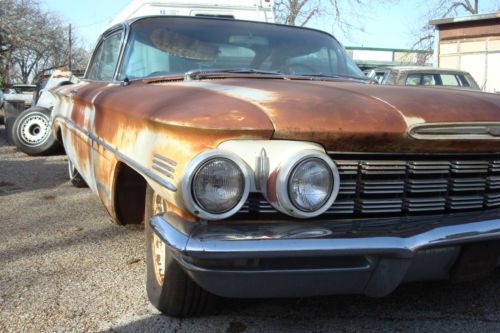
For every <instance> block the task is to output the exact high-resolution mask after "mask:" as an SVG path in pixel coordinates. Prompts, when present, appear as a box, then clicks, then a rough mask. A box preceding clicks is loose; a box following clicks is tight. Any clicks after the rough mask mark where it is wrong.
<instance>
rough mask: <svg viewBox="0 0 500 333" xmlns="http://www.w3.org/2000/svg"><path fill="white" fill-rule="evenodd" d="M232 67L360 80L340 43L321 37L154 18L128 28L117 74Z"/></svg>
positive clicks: (250, 25) (284, 29)
mask: <svg viewBox="0 0 500 333" xmlns="http://www.w3.org/2000/svg"><path fill="white" fill-rule="evenodd" d="M234 68H252V69H256V70H262V71H273V72H280V73H283V74H290V75H315V74H316V75H349V76H355V77H363V73H362V72H361V70H360V69H359V68H358V67H357V66H356V65H355V64H354V63H353V62H352V60H351V59H350V58H349V57H348V56H347V55H346V53H345V51H344V49H343V48H342V47H341V46H340V44H339V43H338V42H337V41H336V40H335V39H334V38H332V37H331V36H330V35H328V34H326V33H322V32H319V31H314V30H309V29H301V28H295V27H288V26H280V25H272V24H264V23H257V22H246V21H236V20H220V19H210V18H188V17H155V18H147V19H142V20H139V21H137V22H135V23H134V24H132V26H131V36H130V39H129V42H128V49H127V54H126V58H125V62H124V67H123V70H122V76H126V77H128V78H129V79H134V78H145V77H153V76H161V75H170V74H183V73H186V72H188V71H191V70H208V69H234Z"/></svg>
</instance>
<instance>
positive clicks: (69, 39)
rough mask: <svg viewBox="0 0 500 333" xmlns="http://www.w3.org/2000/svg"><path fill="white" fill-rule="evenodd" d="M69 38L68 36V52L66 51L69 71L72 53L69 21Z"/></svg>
mask: <svg viewBox="0 0 500 333" xmlns="http://www.w3.org/2000/svg"><path fill="white" fill-rule="evenodd" d="M68 30H69V38H68V41H69V52H68V67H69V70H70V71H71V70H72V68H71V58H73V55H72V51H73V50H72V47H73V45H72V44H73V41H72V39H71V23H70V25H69V29H68Z"/></svg>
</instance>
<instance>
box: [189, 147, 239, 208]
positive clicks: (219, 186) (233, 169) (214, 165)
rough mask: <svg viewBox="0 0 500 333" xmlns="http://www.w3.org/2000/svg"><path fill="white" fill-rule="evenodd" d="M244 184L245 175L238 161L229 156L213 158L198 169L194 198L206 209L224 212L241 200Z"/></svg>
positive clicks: (194, 181) (193, 187)
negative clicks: (230, 158) (235, 161)
mask: <svg viewBox="0 0 500 333" xmlns="http://www.w3.org/2000/svg"><path fill="white" fill-rule="evenodd" d="M244 185H245V177H244V176H243V172H242V171H241V170H240V168H239V167H238V165H237V164H236V163H234V162H233V161H231V160H229V159H227V158H220V157H218V158H213V159H210V160H208V161H206V162H204V163H203V164H202V165H200V167H199V168H198V170H197V171H196V173H195V175H194V177H193V183H192V192H193V198H194V200H196V203H197V204H198V205H199V206H200V207H202V208H203V209H204V210H205V211H207V212H209V213H211V214H223V213H226V212H228V211H230V210H231V209H233V208H234V207H235V206H236V205H237V204H238V202H240V200H241V197H242V196H243V188H244Z"/></svg>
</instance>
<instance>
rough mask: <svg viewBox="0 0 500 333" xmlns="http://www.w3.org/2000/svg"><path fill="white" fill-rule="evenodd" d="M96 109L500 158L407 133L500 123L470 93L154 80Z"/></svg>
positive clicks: (360, 144) (480, 96) (496, 108)
mask: <svg viewBox="0 0 500 333" xmlns="http://www.w3.org/2000/svg"><path fill="white" fill-rule="evenodd" d="M96 104H97V105H99V106H100V107H99V109H100V110H102V111H101V113H102V112H105V110H106V112H107V111H111V110H115V111H117V112H121V113H125V114H126V115H125V116H127V117H142V118H145V119H147V120H151V121H155V122H158V123H163V124H168V125H171V126H176V127H177V128H179V130H181V131H187V130H196V129H203V130H204V131H205V132H206V131H211V132H221V131H224V132H227V131H230V132H233V133H238V132H239V133H241V134H239V135H238V137H249V138H250V137H256V136H258V137H266V138H271V137H272V138H274V139H286V140H304V141H312V142H317V143H319V144H321V145H323V146H324V147H325V148H326V149H327V150H329V151H342V152H401V153H403V152H452V153H453V152H499V151H500V140H496V138H494V137H493V138H492V139H491V140H480V141H477V140H467V139H461V138H459V139H457V138H454V139H450V140H448V139H446V140H429V139H425V140H423V139H415V138H413V137H410V135H409V134H408V131H409V130H410V128H412V126H415V125H417V124H428V123H431V124H433V123H450V122H452V123H477V122H500V96H497V95H494V94H486V93H480V92H473V91H458V90H451V89H431V88H417V87H398V86H383V85H369V84H362V83H355V82H346V81H313V80H284V79H268V78H221V79H212V80H193V81H182V80H177V81H172V80H168V79H163V80H162V79H157V80H148V81H135V82H133V83H131V85H130V86H128V87H120V86H113V87H110V89H107V90H106V92H103V93H102V94H100V95H99V97H98V99H97V100H96ZM131 106H133V107H131ZM96 117H99V113H98V114H97V115H96ZM207 133H208V132H207ZM499 139H500V137H499Z"/></svg>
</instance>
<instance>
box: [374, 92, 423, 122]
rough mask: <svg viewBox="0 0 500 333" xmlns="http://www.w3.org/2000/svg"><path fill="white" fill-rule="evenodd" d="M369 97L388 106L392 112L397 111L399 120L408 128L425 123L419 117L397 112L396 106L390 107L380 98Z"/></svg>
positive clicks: (389, 104)
mask: <svg viewBox="0 0 500 333" xmlns="http://www.w3.org/2000/svg"><path fill="white" fill-rule="evenodd" d="M370 97H371V98H373V99H376V100H377V101H379V102H382V103H384V104H386V105H388V106H390V107H391V108H392V109H393V110H395V111H397V112H398V113H399V115H400V116H401V118H403V120H404V122H405V123H406V126H407V127H410V126H412V125H415V124H424V123H425V119H424V118H421V117H408V116H406V115H405V114H404V113H403V112H402V111H401V110H399V109H398V108H397V107H396V106H394V105H392V104H391V103H389V102H387V101H386V100H384V99H382V98H379V97H375V96H370Z"/></svg>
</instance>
